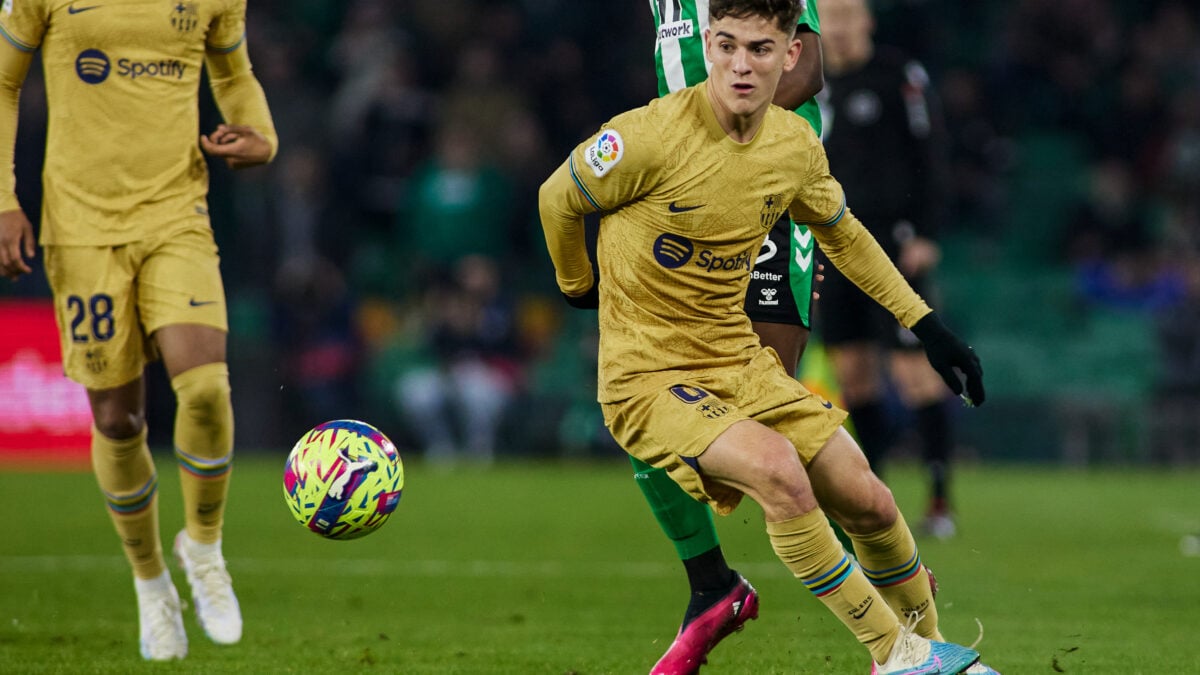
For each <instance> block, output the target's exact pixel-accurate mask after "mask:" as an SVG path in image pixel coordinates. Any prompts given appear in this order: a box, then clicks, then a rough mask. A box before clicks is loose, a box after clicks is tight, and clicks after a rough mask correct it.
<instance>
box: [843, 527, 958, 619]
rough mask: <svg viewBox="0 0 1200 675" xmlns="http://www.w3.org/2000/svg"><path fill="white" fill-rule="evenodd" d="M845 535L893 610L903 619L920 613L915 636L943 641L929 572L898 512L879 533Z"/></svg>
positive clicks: (864, 568) (864, 571)
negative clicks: (894, 519) (893, 521)
mask: <svg viewBox="0 0 1200 675" xmlns="http://www.w3.org/2000/svg"><path fill="white" fill-rule="evenodd" d="M848 534H850V539H851V540H852V541H853V542H854V554H855V555H856V556H858V564H859V566H860V567H862V570H863V573H864V574H866V575H867V579H869V580H870V581H871V584H873V585H874V586H875V587H876V588H878V589H879V592H880V594H881V595H883V598H884V600H887V603H888V606H890V607H891V608H892V611H893V612H895V613H896V614H898V615H900V616H902V617H904V618H905V619H908V617H909V616H911V615H912V614H913V613H918V614H920V615H921V621H920V622H919V623H918V624H917V625H916V627H915V629H914V630H915V632H916V633H917V635H920V636H921V637H926V638H929V639H931V640H938V641H939V642H941V641H943V640H942V634H941V632H940V631H938V611H937V605H936V604H935V603H934V601H933V590H932V589H931V588H930V587H929V573H928V572H926V571H925V566H924V565H922V564H921V556H920V554H919V553H917V543H916V541H914V540H913V536H912V532H911V531H909V529H908V523H906V522H904V516H903V515H900V514H897V517H896V522H895V523H893V524H892V526H891V527H887V528H884V529H882V530H880V531H878V532H872V533H870V534H853V533H848Z"/></svg>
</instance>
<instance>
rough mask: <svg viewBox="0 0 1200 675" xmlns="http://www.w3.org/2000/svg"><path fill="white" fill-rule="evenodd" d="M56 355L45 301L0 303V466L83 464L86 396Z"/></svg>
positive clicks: (87, 433) (87, 442) (88, 417)
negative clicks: (64, 372) (67, 375)
mask: <svg viewBox="0 0 1200 675" xmlns="http://www.w3.org/2000/svg"><path fill="white" fill-rule="evenodd" d="M60 354H61V352H60V350H59V346H58V328H57V327H56V326H55V324H54V307H53V305H52V304H51V303H50V301H49V300H11V299H10V300H0V466H3V465H9V466H11V465H22V466H32V467H41V466H45V467H58V468H61V467H62V466H63V465H64V464H68V465H77V464H86V463H87V462H88V459H89V456H90V447H91V428H92V414H91V410H90V408H89V407H88V401H87V394H86V393H85V392H84V390H83V387H81V386H80V385H78V384H76V383H75V382H72V381H71V380H68V379H67V378H66V376H64V375H63V372H62V359H61V356H60Z"/></svg>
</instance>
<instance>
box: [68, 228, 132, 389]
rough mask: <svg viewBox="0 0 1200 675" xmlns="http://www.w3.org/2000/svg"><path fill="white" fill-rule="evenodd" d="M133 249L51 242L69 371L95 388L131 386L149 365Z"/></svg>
mask: <svg viewBox="0 0 1200 675" xmlns="http://www.w3.org/2000/svg"><path fill="white" fill-rule="evenodd" d="M133 248H134V247H131V246H59V245H50V246H46V247H45V265H46V278H47V280H48V281H49V283H50V288H51V291H52V292H53V295H54V314H55V318H56V320H57V322H58V329H59V340H60V344H61V346H62V358H63V370H64V372H65V373H66V375H67V377H69V378H71V379H72V380H74V381H75V382H78V383H80V384H82V385H83V386H84V387H86V388H87V389H89V390H105V389H112V388H114V387H119V386H122V385H125V384H127V383H129V382H131V381H133V380H135V379H139V378H141V376H142V370H143V369H144V368H145V364H146V350H145V347H146V341H145V335H144V333H143V331H142V327H141V323H140V316H139V312H138V307H137V292H136V281H135V278H136V270H137V260H136V257H137V254H136V251H135V250H133Z"/></svg>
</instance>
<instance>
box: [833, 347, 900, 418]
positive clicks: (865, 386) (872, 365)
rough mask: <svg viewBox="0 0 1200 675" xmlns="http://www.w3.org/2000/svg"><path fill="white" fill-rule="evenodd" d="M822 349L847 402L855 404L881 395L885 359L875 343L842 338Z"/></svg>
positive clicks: (883, 383)
mask: <svg viewBox="0 0 1200 675" xmlns="http://www.w3.org/2000/svg"><path fill="white" fill-rule="evenodd" d="M825 352H826V354H828V356H829V361H830V363H831V364H832V365H833V372H834V375H835V376H836V377H837V382H838V387H839V388H840V389H841V392H842V398H843V399H845V401H846V404H847V405H858V404H859V403H863V402H866V401H874V400H878V399H879V398H880V397H881V396H883V393H884V386H885V382H884V378H883V372H884V361H883V355H882V354H881V351H880V348H879V345H878V344H877V343H875V342H871V341H857V342H842V343H839V344H838V345H837V346H827V347H826V348H825Z"/></svg>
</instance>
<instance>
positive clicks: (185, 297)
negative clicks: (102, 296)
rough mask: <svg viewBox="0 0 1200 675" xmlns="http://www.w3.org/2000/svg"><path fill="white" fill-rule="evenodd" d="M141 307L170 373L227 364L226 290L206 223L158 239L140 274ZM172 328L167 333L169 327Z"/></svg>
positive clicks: (214, 246) (146, 257) (147, 329)
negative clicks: (214, 363)
mask: <svg viewBox="0 0 1200 675" xmlns="http://www.w3.org/2000/svg"><path fill="white" fill-rule="evenodd" d="M138 309H139V311H140V312H141V316H142V323H143V325H144V326H145V330H146V333H147V334H148V335H153V336H155V338H156V340H155V342H156V344H157V346H158V348H159V349H160V351H161V353H162V356H163V362H164V365H166V366H167V370H168V372H170V373H172V374H178V373H181V372H184V371H185V370H188V369H190V368H193V367H195V366H198V365H204V364H205V363H212V362H216V361H224V360H225V334H226V333H227V331H228V330H229V325H228V320H227V317H226V306H225V289H224V286H223V284H222V282H221V270H220V258H219V257H218V255H217V246H216V243H215V242H214V241H213V237H212V230H211V229H210V228H209V227H208V226H207V221H197V224H196V225H195V226H194V227H191V228H188V229H185V230H182V231H180V232H176V233H174V234H172V235H171V236H169V237H166V238H164V239H162V240H161V241H158V242H156V243H154V244H153V245H152V247H150V250H148V251H147V252H146V255H145V258H144V259H143V261H142V266H141V270H140V271H139V273H138ZM168 326H169V327H172V328H171V329H170V330H167V331H164V330H163V329H164V328H165V327H168Z"/></svg>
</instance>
